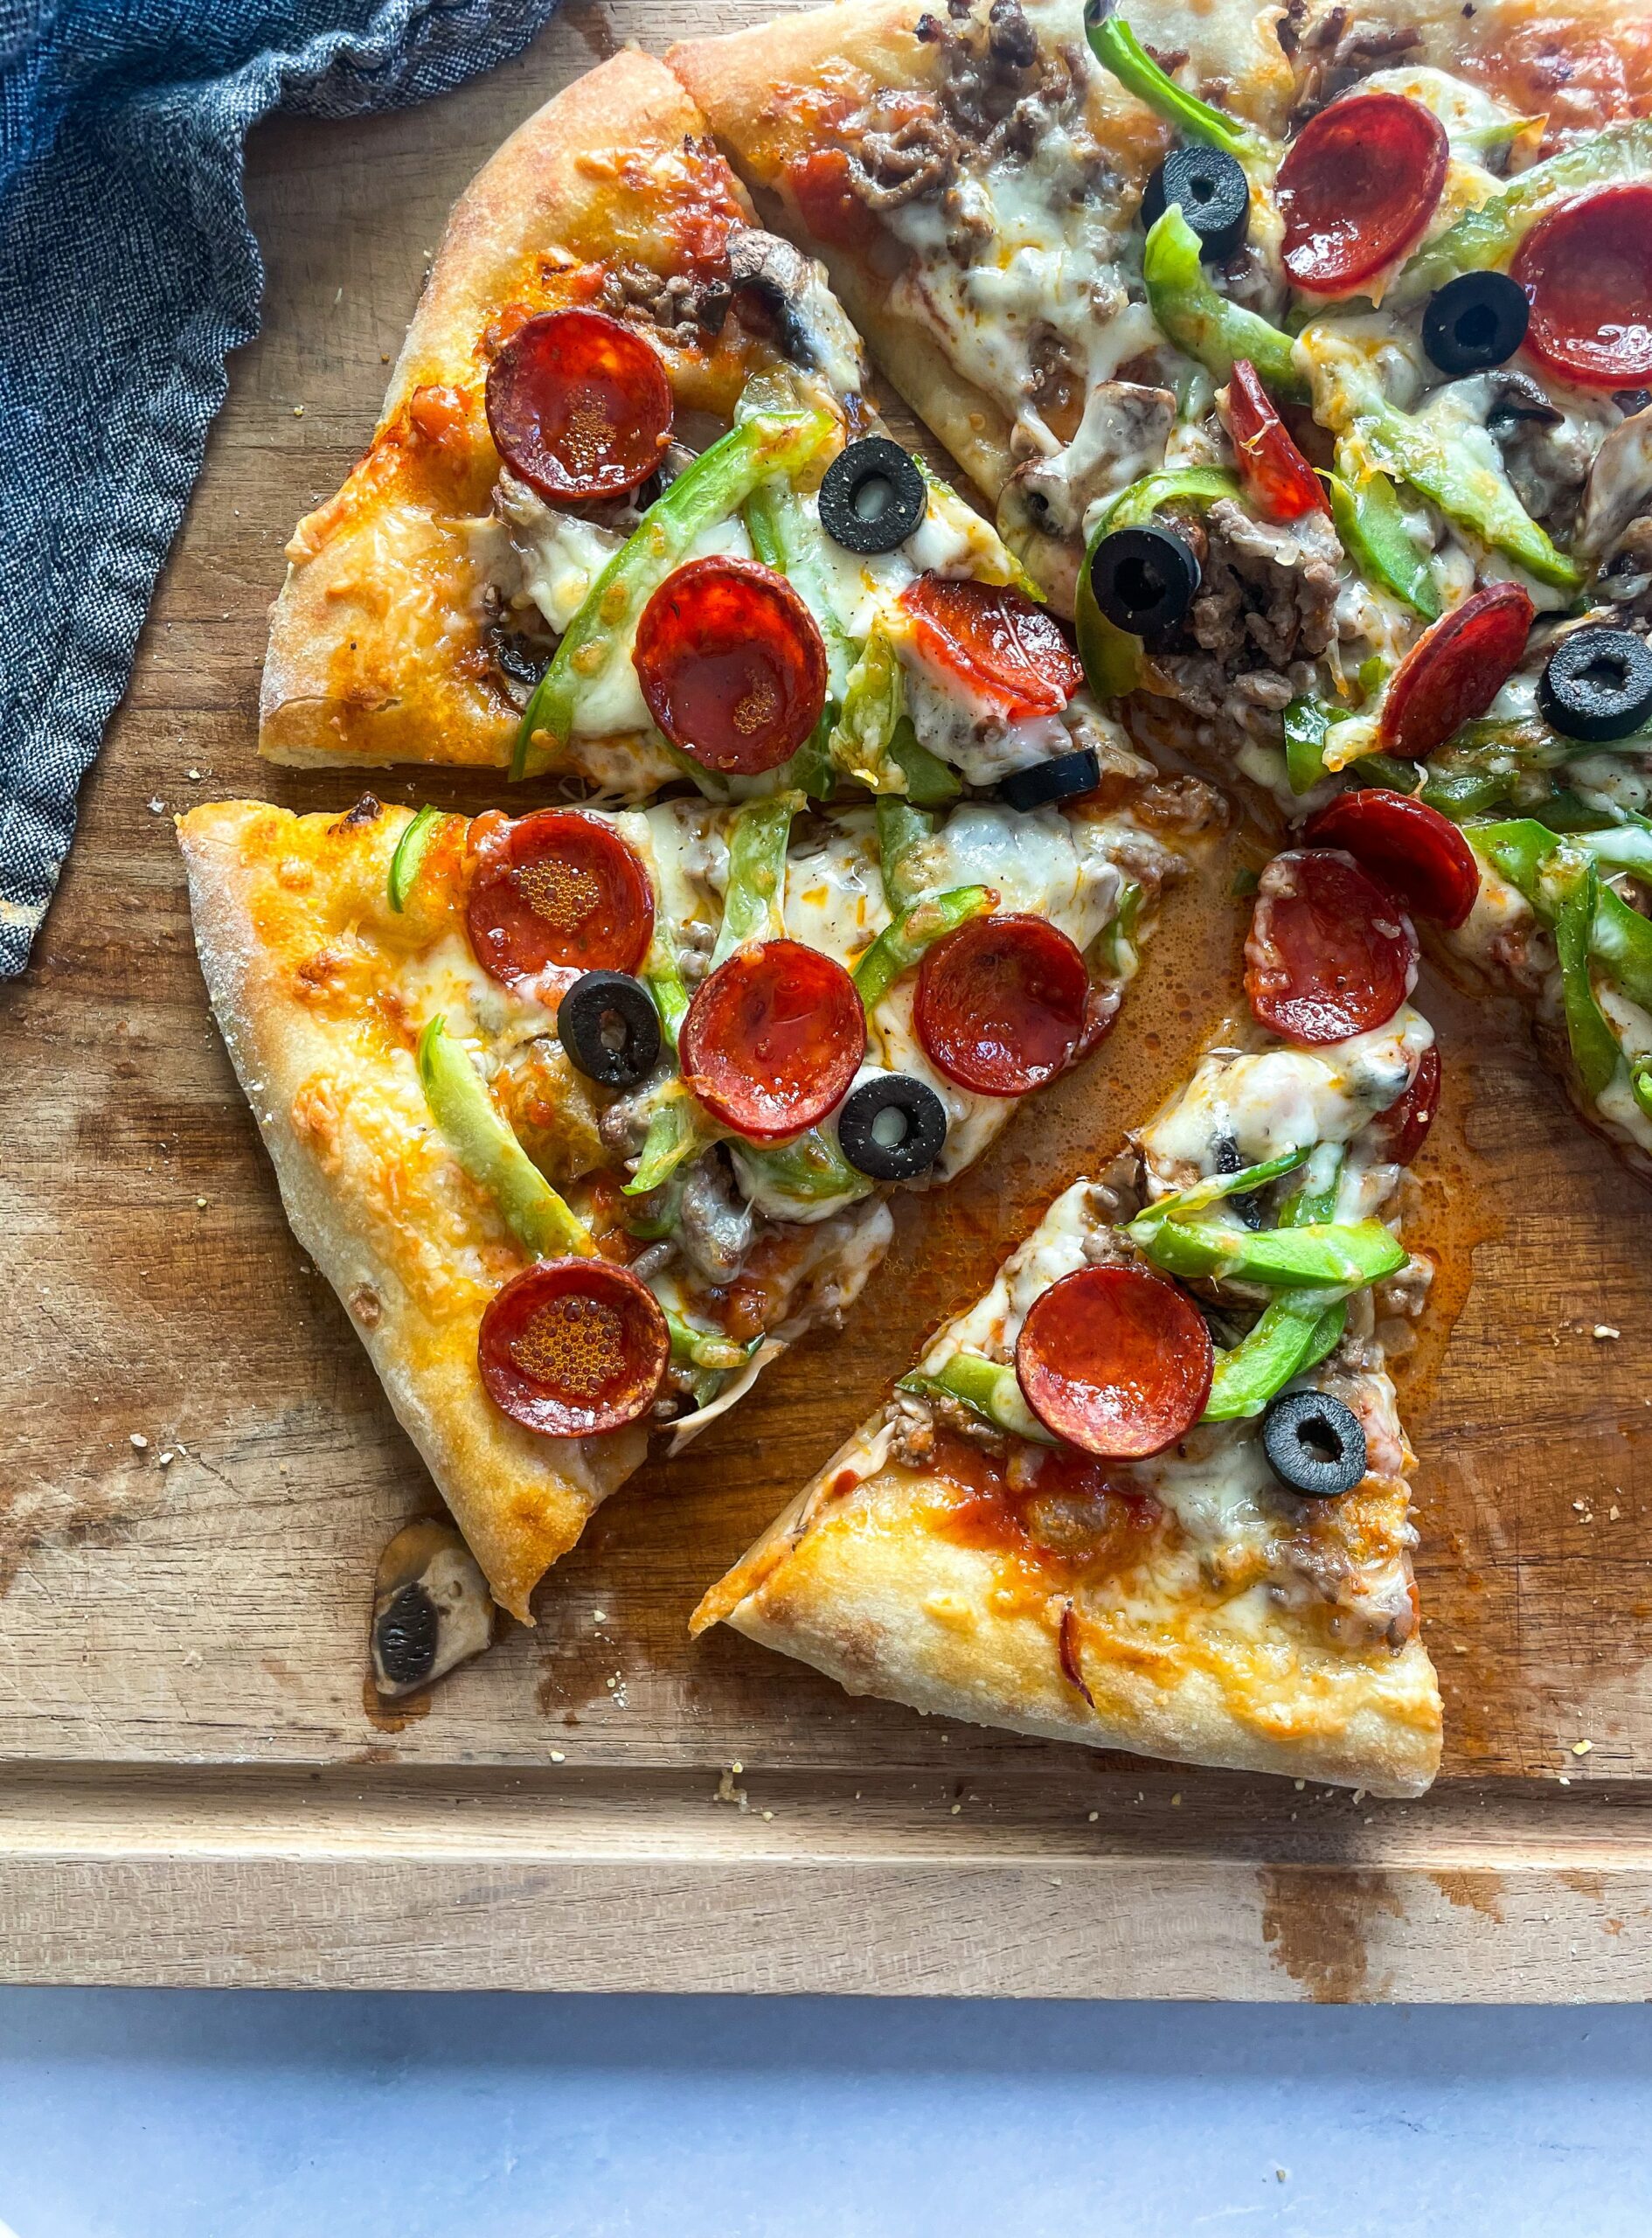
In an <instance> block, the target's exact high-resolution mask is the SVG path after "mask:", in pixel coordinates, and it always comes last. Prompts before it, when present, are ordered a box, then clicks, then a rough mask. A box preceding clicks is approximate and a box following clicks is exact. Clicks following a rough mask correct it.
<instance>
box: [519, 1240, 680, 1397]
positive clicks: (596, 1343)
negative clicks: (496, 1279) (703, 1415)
mask: <svg viewBox="0 0 1652 2238" xmlns="http://www.w3.org/2000/svg"><path fill="white" fill-rule="evenodd" d="M670 1356H671V1332H670V1330H669V1328H668V1327H667V1326H666V1320H665V1316H664V1314H663V1312H662V1311H661V1310H660V1307H659V1303H658V1301H657V1300H656V1297H655V1296H654V1293H653V1292H652V1291H651V1290H650V1289H648V1288H647V1287H646V1286H645V1285H644V1284H643V1283H642V1282H638V1280H637V1278H636V1276H635V1275H634V1274H632V1273H631V1272H630V1271H629V1269H628V1268H624V1267H619V1266H616V1265H614V1262H613V1261H612V1260H608V1259H542V1260H541V1261H539V1263H538V1266H537V1267H529V1268H525V1269H524V1272H523V1273H521V1274H520V1275H516V1276H514V1277H513V1278H512V1280H511V1281H510V1282H507V1283H506V1284H505V1286H504V1288H503V1289H502V1290H501V1291H500V1292H499V1294H498V1296H496V1298H494V1299H493V1301H492V1303H490V1304H489V1307H488V1310H487V1311H486V1312H485V1313H484V1314H483V1315H482V1328H481V1331H480V1332H479V1333H478V1336H477V1338H476V1365H477V1366H478V1367H479V1368H480V1369H481V1371H482V1384H483V1386H484V1387H485V1388H486V1390H487V1394H488V1396H489V1398H490V1399H491V1400H493V1403H494V1405H495V1406H496V1407H498V1408H499V1409H500V1410H501V1412H502V1413H503V1414H509V1415H510V1419H511V1421H515V1422H520V1423H521V1424H522V1426H523V1428H524V1429H530V1430H537V1431H538V1433H539V1435H540V1436H541V1437H598V1436H600V1435H601V1434H602V1433H603V1432H604V1431H605V1430H617V1429H623V1428H624V1427H625V1425H626V1423H627V1422H634V1421H636V1419H637V1417H638V1416H639V1415H641V1414H647V1413H648V1411H649V1407H651V1406H652V1405H653V1404H654V1400H655V1397H656V1394H657V1393H658V1391H659V1387H660V1381H661V1379H662V1377H663V1375H664V1373H665V1368H666V1363H667V1361H668V1360H669V1359H670Z"/></svg>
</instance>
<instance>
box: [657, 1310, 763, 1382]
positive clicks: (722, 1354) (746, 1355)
mask: <svg viewBox="0 0 1652 2238" xmlns="http://www.w3.org/2000/svg"><path fill="white" fill-rule="evenodd" d="M662 1310H663V1312H664V1315H665V1325H666V1327H667V1328H668V1329H669V1330H670V1332H671V1359H672V1362H673V1364H674V1365H675V1366H677V1367H699V1368H714V1369H717V1370H718V1371H719V1372H723V1373H726V1372H727V1371H728V1370H729V1369H731V1368H737V1367H744V1366H745V1365H746V1361H747V1360H749V1359H751V1357H752V1354H753V1352H755V1351H756V1350H757V1348H758V1346H759V1345H760V1344H761V1343H762V1341H763V1340H762V1338H760V1337H754V1338H753V1339H752V1341H751V1343H750V1344H749V1345H737V1344H735V1343H734V1342H733V1341H732V1339H731V1338H727V1337H723V1336H719V1335H718V1332H717V1331H716V1330H714V1329H697V1328H696V1327H695V1326H694V1324H693V1323H692V1322H691V1321H685V1320H684V1318H683V1316H682V1315H681V1314H680V1313H673V1312H672V1310H671V1309H670V1306H669V1305H668V1306H665V1307H663V1309H662Z"/></svg>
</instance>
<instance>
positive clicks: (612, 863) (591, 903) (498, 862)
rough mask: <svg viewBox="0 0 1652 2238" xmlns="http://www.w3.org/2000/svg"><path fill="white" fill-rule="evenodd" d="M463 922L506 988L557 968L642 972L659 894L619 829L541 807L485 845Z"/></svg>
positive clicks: (578, 812)
mask: <svg viewBox="0 0 1652 2238" xmlns="http://www.w3.org/2000/svg"><path fill="white" fill-rule="evenodd" d="M465 918H466V922H467V924H468V926H469V932H470V945H471V947H472V948H473V949H475V954H476V961H477V963H480V964H481V965H482V969H483V970H484V971H487V972H488V973H489V974H490V975H491V977H494V978H495V979H497V980H499V981H501V982H502V983H503V985H505V986H507V987H509V986H511V985H514V984H515V983H516V982H517V981H518V980H521V979H534V978H537V977H538V975H539V974H540V972H542V971H545V970H548V969H551V968H552V967H555V968H559V969H561V970H568V971H635V969H636V967H637V965H638V964H639V963H641V962H642V958H643V956H645V955H646V954H647V953H648V945H649V937H650V935H652V933H653V930H654V888H653V886H651V885H650V884H649V874H648V872H647V871H646V870H645V869H644V868H643V865H642V859H641V858H640V857H639V856H638V855H637V853H636V852H635V850H634V849H633V848H631V847H629V846H628V844H626V842H625V841H624V840H623V839H621V837H620V835H619V833H618V832H617V831H615V830H614V827H613V825H612V824H604V823H603V822H602V821H601V819H600V817H594V816H590V815H587V813H586V812H585V810H582V809H575V808H540V809H535V810H534V811H533V813H532V815H531V816H523V817H517V819H516V820H515V822H514V823H511V824H506V825H505V826H504V827H503V831H501V832H499V834H498V836H497V837H496V838H489V840H488V841H486V842H484V843H483V846H482V850H481V852H480V858H479V862H478V867H477V870H476V874H475V879H474V880H473V881H472V884H471V888H470V899H469V903H468V904H467V905H466V910H465Z"/></svg>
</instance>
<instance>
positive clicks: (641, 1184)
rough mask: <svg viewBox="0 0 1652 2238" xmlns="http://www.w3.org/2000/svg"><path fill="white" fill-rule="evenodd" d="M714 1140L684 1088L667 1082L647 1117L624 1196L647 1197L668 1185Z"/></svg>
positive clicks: (701, 1115) (712, 1134) (705, 1121)
mask: <svg viewBox="0 0 1652 2238" xmlns="http://www.w3.org/2000/svg"><path fill="white" fill-rule="evenodd" d="M717 1140H718V1135H717V1134H715V1133H713V1132H712V1131H711V1127H710V1125H709V1122H708V1121H707V1118H706V1116H705V1113H703V1112H702V1111H701V1109H700V1107H699V1105H698V1103H697V1102H695V1101H694V1098H693V1096H692V1095H691V1093H690V1091H689V1088H688V1087H687V1085H686V1084H685V1083H684V1081H682V1080H681V1079H676V1080H670V1081H667V1082H666V1083H665V1085H664V1087H663V1088H661V1090H660V1092H659V1095H658V1097H657V1099H656V1102H655V1105H654V1109H653V1110H652V1112H651V1113H650V1114H649V1126H648V1132H647V1134H646V1135H645V1136H643V1138H642V1150H641V1152H640V1153H639V1155H638V1157H637V1162H636V1171H635V1173H634V1174H633V1175H632V1176H631V1178H630V1179H629V1180H628V1182H626V1183H625V1184H624V1185H623V1193H624V1194H625V1195H626V1196H628V1197H646V1196H647V1195H648V1194H649V1191H650V1190H654V1189H657V1188H659V1187H660V1186H661V1185H662V1184H663V1183H664V1182H667V1181H669V1180H670V1178H671V1176H672V1175H673V1174H674V1173H675V1172H676V1171H677V1168H678V1167H679V1166H680V1165H683V1164H685V1163H686V1162H687V1161H688V1160H689V1159H690V1158H691V1157H698V1156H699V1154H700V1152H701V1151H702V1150H709V1149H710V1148H711V1144H712V1143H714V1142H716V1141H717Z"/></svg>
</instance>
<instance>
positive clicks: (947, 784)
mask: <svg viewBox="0 0 1652 2238" xmlns="http://www.w3.org/2000/svg"><path fill="white" fill-rule="evenodd" d="M886 751H887V753H888V756H889V759H890V761H892V762H893V763H894V765H895V767H896V768H897V769H899V772H900V774H901V776H902V778H903V779H904V780H905V790H906V798H907V799H908V800H909V801H915V802H916V803H918V805H919V807H920V808H939V807H940V806H941V803H942V802H943V801H955V800H956V799H957V797H958V796H959V794H960V793H961V792H962V790H963V783H962V781H961V778H960V777H959V775H958V774H957V772H956V771H955V770H953V769H949V768H947V765H946V763H945V762H944V761H942V760H941V756H940V755H939V754H932V753H931V752H930V751H929V748H928V747H927V746H925V745H924V744H923V742H922V741H921V740H920V738H919V736H918V733H917V732H916V731H915V730H914V729H913V726H912V717H911V716H910V715H902V717H901V718H900V719H899V722H898V723H897V724H896V725H895V727H894V729H893V730H892V731H891V733H889V745H888V747H887V749H886Z"/></svg>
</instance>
